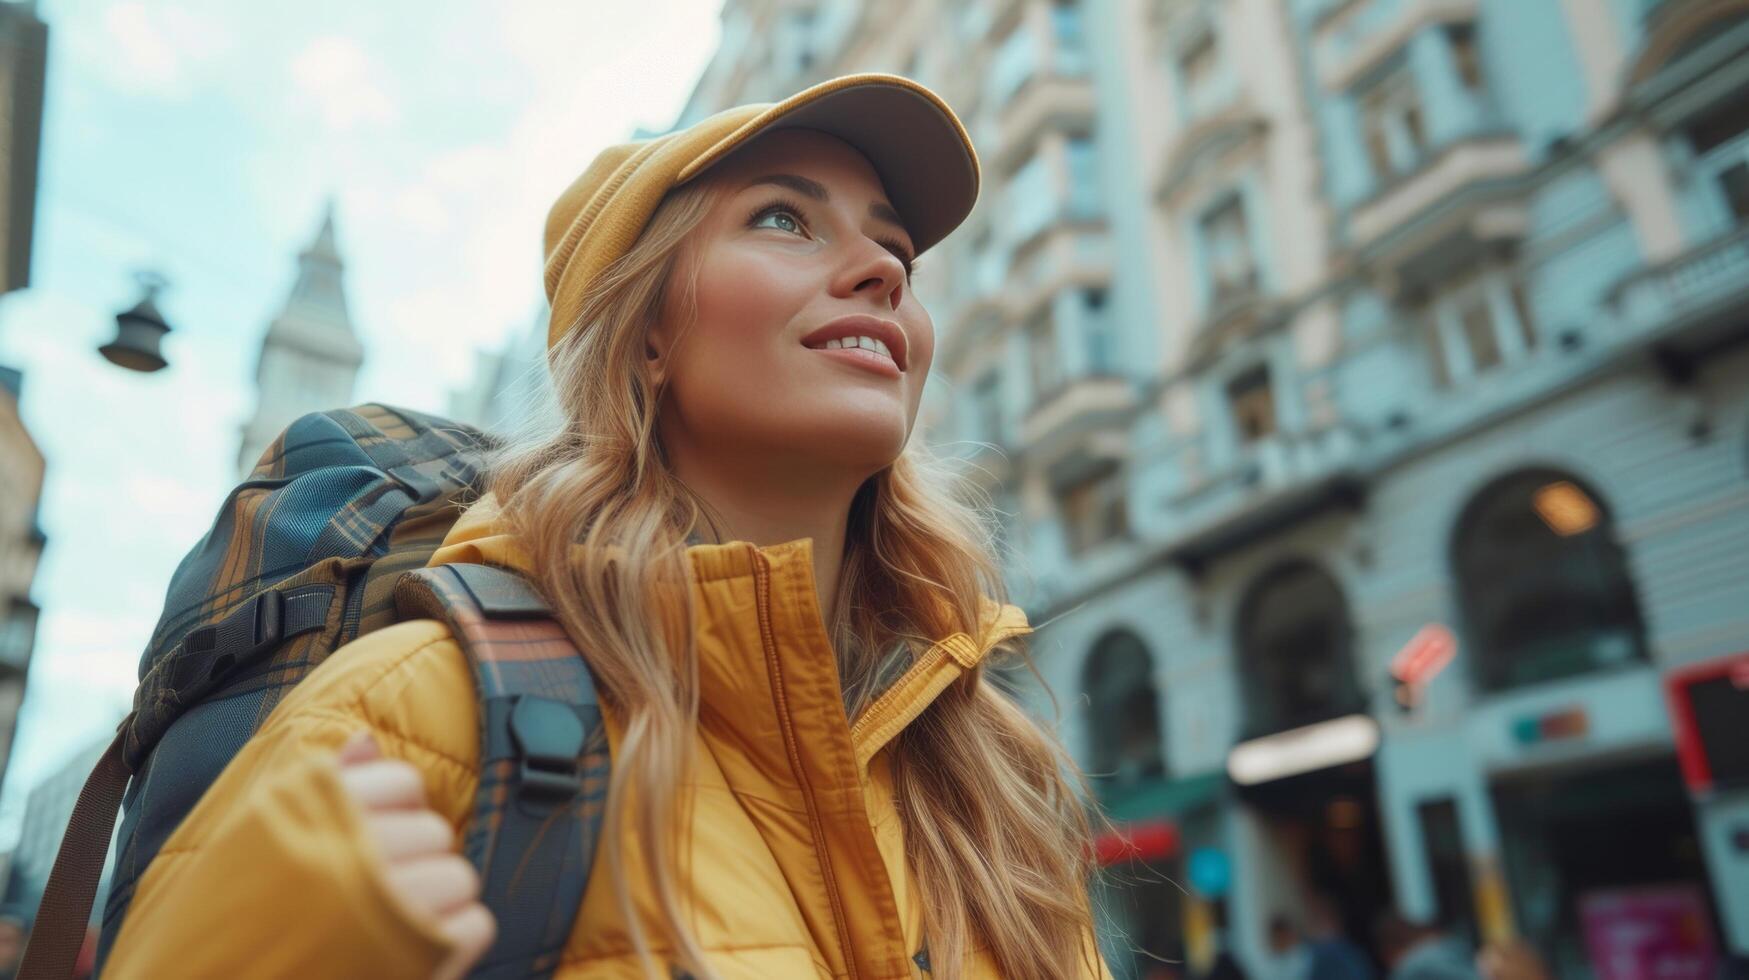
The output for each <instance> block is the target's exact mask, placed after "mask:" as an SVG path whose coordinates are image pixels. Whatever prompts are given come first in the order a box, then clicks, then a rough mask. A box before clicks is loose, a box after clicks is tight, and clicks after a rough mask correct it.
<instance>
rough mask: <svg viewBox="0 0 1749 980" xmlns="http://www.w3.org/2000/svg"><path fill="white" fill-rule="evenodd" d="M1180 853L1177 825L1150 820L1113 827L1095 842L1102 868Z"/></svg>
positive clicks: (1094, 852)
mask: <svg viewBox="0 0 1749 980" xmlns="http://www.w3.org/2000/svg"><path fill="white" fill-rule="evenodd" d="M1177 853H1178V825H1177V824H1175V823H1173V822H1172V821H1170V820H1150V821H1147V822H1146V823H1133V824H1128V825H1124V826H1119V827H1115V828H1113V829H1112V830H1111V831H1109V832H1107V833H1103V834H1100V835H1099V836H1098V837H1097V838H1095V839H1094V841H1093V856H1094V858H1095V860H1097V861H1098V862H1099V866H1100V867H1102V868H1108V867H1110V866H1112V865H1114V864H1123V863H1124V862H1125V861H1154V860H1158V859H1160V858H1169V857H1172V856H1173V855H1175V854H1177Z"/></svg>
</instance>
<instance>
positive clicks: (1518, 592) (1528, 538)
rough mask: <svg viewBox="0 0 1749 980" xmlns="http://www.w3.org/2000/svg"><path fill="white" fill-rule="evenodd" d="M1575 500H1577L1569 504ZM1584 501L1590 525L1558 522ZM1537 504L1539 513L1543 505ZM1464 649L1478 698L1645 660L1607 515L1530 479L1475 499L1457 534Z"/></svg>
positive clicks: (1571, 489)
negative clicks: (1558, 504) (1558, 505)
mask: <svg viewBox="0 0 1749 980" xmlns="http://www.w3.org/2000/svg"><path fill="white" fill-rule="evenodd" d="M1575 495H1577V497H1575ZM1557 496H1558V497H1560V498H1561V499H1564V500H1565V501H1566V503H1565V504H1564V505H1563V506H1564V510H1563V511H1562V513H1566V514H1571V512H1572V511H1573V510H1574V508H1575V507H1576V506H1577V505H1578V504H1579V503H1580V502H1581V500H1582V501H1583V502H1584V503H1585V504H1588V505H1589V513H1590V514H1591V516H1590V517H1589V518H1588V519H1586V520H1578V521H1576V520H1567V519H1555V518H1559V516H1560V515H1559V514H1555V513H1553V512H1552V511H1551V510H1550V506H1549V501H1550V500H1551V499H1554V498H1555V497H1557ZM1539 502H1540V505H1539ZM1453 535H1454V536H1453V544H1452V554H1453V561H1454V565H1455V570H1456V573H1457V580H1458V589H1459V595H1460V599H1461V605H1462V609H1463V615H1464V625H1465V630H1466V633H1467V635H1466V638H1465V642H1466V649H1467V650H1470V651H1472V668H1473V669H1474V670H1475V671H1476V679H1477V682H1478V684H1479V685H1480V686H1481V687H1482V688H1483V689H1484V690H1500V689H1503V688H1509V687H1516V686H1520V685H1525V684H1535V683H1540V682H1543V681H1548V680H1554V679H1557V678H1561V677H1569V676H1572V675H1575V674H1580V673H1585V672H1587V671H1591V670H1597V669H1600V668H1607V667H1610V666H1615V665H1619V664H1623V663H1628V662H1631V661H1634V660H1639V659H1643V658H1644V657H1645V650H1644V639H1643V638H1644V629H1643V627H1642V625H1641V619H1640V613H1639V604H1638V600H1637V599H1636V597H1635V592H1634V587H1633V583H1632V580H1631V579H1630V578H1629V577H1628V571H1627V566H1626V562H1625V560H1624V558H1623V555H1622V551H1621V548H1620V546H1619V545H1617V544H1616V542H1615V539H1614V531H1613V527H1612V525H1611V524H1610V521H1609V515H1608V513H1607V510H1606V509H1605V508H1604V507H1603V505H1602V504H1601V502H1599V501H1598V500H1597V499H1596V498H1595V497H1594V496H1593V495H1591V494H1590V493H1589V492H1588V491H1586V490H1584V489H1583V488H1582V487H1581V486H1580V485H1579V483H1578V482H1577V481H1575V480H1573V479H1572V478H1570V477H1567V476H1565V475H1563V474H1559V473H1553V472H1548V471H1528V472H1525V473H1521V474H1518V475H1515V476H1512V477H1508V478H1506V479H1504V480H1502V481H1500V482H1498V483H1496V484H1494V485H1493V486H1491V487H1489V488H1488V489H1485V490H1483V491H1482V493H1480V494H1478V495H1477V497H1476V500H1475V502H1473V503H1472V504H1471V505H1470V507H1469V508H1468V509H1467V510H1466V511H1465V514H1464V516H1463V518H1462V519H1461V520H1460V521H1459V522H1458V525H1457V528H1456V530H1455V531H1454V532H1453Z"/></svg>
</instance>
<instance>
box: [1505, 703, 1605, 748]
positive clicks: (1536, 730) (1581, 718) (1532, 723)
mask: <svg viewBox="0 0 1749 980" xmlns="http://www.w3.org/2000/svg"><path fill="white" fill-rule="evenodd" d="M1590 731H1591V716H1590V715H1587V714H1586V713H1585V709H1584V708H1566V709H1564V710H1561V711H1552V712H1550V713H1548V714H1546V715H1531V716H1528V717H1525V718H1519V719H1516V720H1515V721H1513V723H1512V738H1513V740H1514V741H1516V742H1517V743H1518V744H1520V745H1535V744H1537V743H1538V742H1555V741H1559V740H1561V739H1564V738H1580V737H1582V736H1584V735H1587V734H1589V733H1590Z"/></svg>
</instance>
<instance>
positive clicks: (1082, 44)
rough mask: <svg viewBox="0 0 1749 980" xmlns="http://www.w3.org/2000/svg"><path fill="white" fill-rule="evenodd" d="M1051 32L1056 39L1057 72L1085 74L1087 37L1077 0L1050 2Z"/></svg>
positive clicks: (1066, 74) (1069, 74)
mask: <svg viewBox="0 0 1749 980" xmlns="http://www.w3.org/2000/svg"><path fill="white" fill-rule="evenodd" d="M1051 34H1052V36H1053V37H1054V38H1055V40H1056V48H1057V49H1056V62H1055V63H1056V70H1057V74H1059V75H1064V76H1068V77H1074V76H1077V75H1085V74H1087V37H1086V33H1085V31H1084V30H1083V29H1082V25H1081V4H1080V3H1078V2H1077V0H1056V2H1055V3H1052V4H1051Z"/></svg>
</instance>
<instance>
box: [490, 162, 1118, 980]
mask: <svg viewBox="0 0 1749 980" xmlns="http://www.w3.org/2000/svg"><path fill="white" fill-rule="evenodd" d="M713 200H714V192H713V190H712V188H711V186H710V185H709V184H708V183H704V182H700V183H695V184H692V185H688V186H687V187H684V188H681V189H679V190H676V191H673V192H670V193H669V195H668V196H667V197H666V198H665V199H664V200H663V203H662V204H661V206H660V207H659V208H658V209H657V211H656V213H655V215H654V216H653V217H652V218H651V220H650V222H649V223H648V225H647V226H646V227H645V229H644V231H643V233H642V235H641V236H640V237H639V239H638V241H637V243H636V244H635V245H634V246H633V247H632V249H631V250H630V251H629V252H628V253H627V254H626V255H625V256H624V257H622V258H620V259H619V260H618V261H616V262H615V263H614V264H613V265H612V266H610V267H609V268H608V269H607V270H606V271H605V272H604V273H603V275H602V276H601V277H600V279H599V281H598V282H597V283H596V284H595V285H594V286H593V287H592V288H591V289H590V291H589V293H588V295H587V297H586V299H585V301H584V304H583V309H582V313H581V315H580V318H579V322H578V324H577V325H576V327H575V328H574V329H572V330H571V331H570V333H569V334H568V335H567V337H566V339H565V340H563V341H561V342H560V344H559V345H558V346H557V347H556V348H555V349H554V350H553V351H552V353H551V367H552V370H553V375H554V387H555V390H556V392H557V397H558V402H559V407H560V411H561V415H562V425H561V426H560V428H559V430H558V431H557V432H556V434H551V435H548V436H545V437H540V438H534V439H530V440H526V441H524V442H522V443H521V444H519V445H513V446H511V447H510V448H509V449H507V450H506V451H505V453H504V455H503V456H502V457H501V458H500V459H499V460H498V461H497V462H496V464H495V466H494V472H493V479H492V484H493V486H492V489H493V491H494V492H495V493H496V495H497V496H498V499H499V500H500V501H502V504H503V509H504V511H503V512H504V517H505V519H506V520H507V521H508V524H509V528H510V530H511V531H512V532H513V533H514V534H516V535H517V536H518V538H519V539H520V540H521V541H522V542H523V543H524V547H525V548H527V549H528V552H529V554H530V556H531V558H532V560H533V567H534V569H535V578H536V581H537V584H538V585H539V587H540V588H541V590H542V591H543V592H544V593H545V594H546V596H547V598H548V599H549V601H550V602H551V604H552V606H553V608H554V610H555V612H556V613H557V615H558V617H559V619H560V621H561V622H562V623H563V624H564V625H565V628H566V629H567V630H568V631H569V632H570V634H571V636H572V637H573V639H575V640H576V641H577V643H578V645H579V647H580V648H581V649H583V650H586V651H589V657H590V666H591V667H592V668H593V671H594V673H595V676H596V679H597V683H598V686H599V687H600V689H601V693H602V697H603V698H604V699H605V701H606V703H607V704H608V705H609V707H610V708H611V709H612V710H614V711H615V712H616V714H617V715H618V716H619V718H620V720H621V723H622V725H623V729H624V734H623V737H622V739H621V742H620V745H619V747H618V750H617V754H616V757H615V759H614V766H613V775H612V778H611V780H610V783H609V787H608V793H607V812H606V817H605V824H604V827H603V831H602V832H603V837H604V839H606V840H610V841H611V840H616V839H620V838H622V837H623V835H624V834H625V833H627V832H628V831H630V832H632V833H634V834H635V835H636V836H637V838H638V839H639V840H640V841H641V842H642V843H643V844H644V849H643V852H642V853H643V854H644V856H645V858H644V864H645V867H644V868H643V869H642V871H643V873H644V875H645V876H646V877H647V878H648V879H649V881H650V882H651V883H652V886H653V889H654V893H655V899H656V903H657V907H658V909H659V911H660V926H659V932H660V935H659V936H658V937H657V939H658V940H659V941H660V943H661V944H662V946H664V947H665V949H664V950H663V955H665V956H666V957H668V958H670V959H671V960H672V961H673V965H675V966H679V967H682V968H684V969H686V970H689V971H691V972H692V973H693V974H695V975H697V976H699V977H701V978H706V977H714V976H715V974H714V973H713V971H712V970H711V969H710V967H709V964H708V963H706V962H705V958H704V954H703V950H702V949H701V947H700V946H699V943H698V940H697V937H696V936H695V935H693V933H692V931H691V929H690V928H689V927H688V925H687V922H686V920H685V918H684V913H683V911H682V901H681V891H680V889H681V886H680V885H679V883H678V882H679V879H680V871H679V865H678V862H677V854H679V853H680V846H679V841H678V836H679V833H680V832H681V830H682V828H684V827H685V826H686V825H687V817H686V814H685V813H684V812H683V807H684V806H686V805H687V803H688V801H687V800H685V799H682V796H683V794H682V792H681V787H682V786H683V785H684V783H685V777H686V774H687V773H688V772H689V771H690V768H691V767H692V765H693V764H694V759H693V738H694V729H695V726H696V725H697V722H698V715H699V681H698V659H697V651H696V650H695V649H694V646H693V610H692V608H691V593H690V589H689V588H688V574H689V566H688V564H687V560H686V556H685V548H686V542H687V539H688V536H689V535H690V534H691V533H693V532H694V531H695V530H697V529H700V528H701V527H704V526H707V525H708V524H709V523H710V520H709V515H708V514H707V513H706V511H705V509H704V507H703V505H702V503H701V502H700V501H698V500H697V499H696V498H695V497H694V496H693V495H692V494H691V493H690V492H689V491H688V490H687V488H686V487H685V486H684V485H682V484H681V483H680V481H679V480H678V479H677V478H676V477H675V476H674V475H673V473H672V472H671V471H670V469H669V468H668V466H667V464H666V462H665V460H664V458H663V452H662V447H661V445H660V444H659V441H658V439H657V434H656V433H657V407H658V403H659V398H660V396H661V392H660V390H659V389H658V387H657V386H656V385H655V383H654V382H653V381H652V380H651V378H650V374H649V371H648V369H647V364H646V359H645V344H646V336H647V332H648V330H649V328H650V327H651V326H652V325H653V324H655V323H657V322H659V321H660V320H661V318H663V317H678V318H679V319H678V320H676V321H674V322H678V323H682V324H689V323H690V322H691V320H692V319H693V318H694V316H695V312H696V310H695V304H694V302H693V269H694V265H693V263H692V261H691V259H692V256H691V253H690V251H689V249H688V247H687V246H688V238H689V235H690V233H691V232H692V231H693V230H694V229H695V228H697V227H698V226H699V225H700V223H701V222H702V220H703V218H704V216H705V215H706V213H707V212H708V211H709V209H710V205H711V202H712V201H713ZM989 540H990V536H989V534H988V529H987V527H986V526H985V524H984V522H983V520H982V519H981V511H980V510H979V509H978V508H974V507H972V506H969V505H968V504H966V503H963V502H962V501H961V500H960V499H958V498H956V497H955V495H954V494H953V493H952V492H950V490H949V489H948V486H947V484H946V482H945V480H944V476H943V474H942V472H941V471H940V467H939V465H938V464H935V463H934V462H933V461H931V460H930V458H929V457H928V456H927V454H926V452H925V450H923V449H922V448H921V447H912V448H909V449H907V450H906V451H905V452H904V453H903V455H901V456H900V458H899V459H897V460H896V461H895V462H894V463H893V464H892V465H891V466H889V467H888V468H886V469H885V470H883V471H881V472H880V473H878V474H876V475H875V476H873V477H871V478H870V479H869V480H868V481H867V483H865V484H864V486H863V487H862V488H861V489H860V490H859V492H858V493H857V494H856V497H855V500H854V503H853V504H852V508H851V514H850V521H849V529H848V532H847V535H846V542H845V554H844V566H843V574H842V575H841V577H840V585H839V591H838V597H837V598H838V601H837V602H836V603H835V608H836V609H837V610H838V613H837V615H836V616H835V622H833V623H831V624H829V629H830V631H831V634H832V637H833V641H834V647H835V648H836V650H837V653H838V661H839V664H838V666H839V671H840V676H841V677H842V679H843V682H844V687H845V691H846V692H847V693H846V700H847V707H848V710H849V711H850V712H851V716H852V717H853V718H854V717H855V716H856V715H857V714H858V713H859V712H860V711H861V710H862V709H863V708H864V707H866V706H867V704H868V703H869V701H871V700H872V698H873V697H874V695H876V694H878V693H879V692H878V691H877V690H876V687H877V685H878V682H879V678H878V677H877V672H878V671H879V668H880V666H881V662H882V661H883V660H884V659H885V657H884V656H883V655H885V654H890V653H891V652H893V651H895V650H896V651H899V656H900V659H901V660H902V661H905V662H908V661H909V659H910V658H912V657H916V656H918V655H920V654H921V653H923V652H924V651H925V650H927V649H928V648H929V647H930V646H932V645H933V644H934V643H936V642H938V641H939V640H940V639H941V638H943V637H946V636H949V635H952V634H954V633H959V632H964V633H969V634H971V635H973V636H978V635H980V633H981V631H982V630H983V629H984V628H985V623H984V620H985V619H986V615H987V614H986V612H985V610H986V608H987V604H988V603H989V602H990V600H992V599H1000V597H1001V595H1002V591H1001V590H1002V583H1001V577H1000V575H999V574H998V571H997V568H996V566H995V563H994V561H993V560H992V558H991V557H990V549H989V547H988V541H989ZM579 544H580V545H582V547H580V548H579V547H577V545H579ZM1003 648H1004V649H1002V650H999V651H993V653H992V656H995V655H997V654H1007V655H1017V654H1021V650H1020V647H1019V645H1018V644H1017V643H1015V642H1013V641H1009V642H1006V643H1004V644H1003ZM907 655H908V656H907ZM986 663H988V660H986ZM891 768H892V773H893V780H894V790H895V797H896V800H897V805H898V809H899V813H900V816H901V818H902V821H903V827H904V831H905V841H906V850H907V858H908V860H909V862H910V864H911V867H912V869H913V870H914V871H915V872H916V876H917V881H918V883H919V886H920V888H921V890H922V892H923V894H922V904H923V908H924V921H925V927H926V935H927V936H928V938H929V946H930V958H931V961H932V965H933V970H934V972H933V974H932V975H933V976H935V977H937V978H938V980H956V978H957V977H958V976H959V975H960V973H961V972H962V969H961V968H962V965H963V963H964V962H965V960H966V959H967V958H968V956H969V954H970V951H971V949H972V948H973V943H974V941H977V942H979V943H981V944H983V945H986V946H987V947H988V948H989V951H990V954H991V955H992V956H993V957H994V958H995V960H996V962H997V963H998V964H999V965H1000V967H1001V970H1002V973H1003V975H1005V976H1008V977H1013V978H1017V980H1028V978H1030V980H1060V978H1062V977H1066V976H1071V975H1073V974H1075V973H1077V972H1080V970H1079V967H1081V966H1083V965H1089V964H1091V963H1092V960H1091V957H1092V956H1093V955H1094V951H1093V949H1092V943H1091V927H1092V911H1091V907H1090V904H1089V900H1088V892H1087V889H1088V885H1089V882H1090V878H1091V874H1092V871H1093V868H1092V864H1091V846H1090V843H1089V830H1088V823H1087V816H1086V809H1085V806H1084V799H1085V785H1084V784H1083V783H1082V782H1081V781H1080V778H1079V776H1078V775H1077V774H1076V770H1075V769H1074V766H1073V764H1072V763H1071V762H1069V760H1068V758H1067V756H1066V755H1065V754H1064V753H1063V751H1062V749H1061V747H1060V745H1059V744H1058V743H1057V742H1056V741H1055V739H1053V738H1052V737H1051V736H1049V735H1048V734H1047V733H1045V732H1044V731H1043V730H1042V729H1041V728H1040V727H1039V726H1038V725H1037V724H1035V723H1034V722H1033V721H1032V720H1031V719H1030V718H1029V717H1028V716H1027V715H1026V714H1025V713H1024V712H1023V711H1021V710H1020V709H1019V708H1018V707H1017V706H1016V705H1015V704H1014V703H1013V702H1012V701H1011V700H1010V699H1009V698H1008V696H1007V695H1005V694H1004V693H1002V692H1001V691H1000V690H999V689H997V687H996V686H995V685H994V684H993V683H992V682H991V681H990V680H989V679H987V678H986V677H985V676H984V668H983V667H980V668H979V669H976V670H972V671H968V672H967V673H966V674H965V675H964V676H963V677H961V678H960V679H959V680H957V681H956V682H955V683H954V684H953V685H952V686H950V687H949V688H948V689H947V690H946V691H944V692H942V694H941V695H940V696H939V697H938V698H937V699H936V700H935V701H934V702H933V703H932V704H931V705H930V706H929V708H927V709H926V710H925V711H924V712H923V713H922V714H921V715H920V716H919V717H918V718H917V719H916V720H915V721H913V722H912V723H911V725H910V726H908V727H907V728H906V729H905V730H904V731H903V732H902V733H901V734H900V735H899V736H898V737H897V738H896V739H895V741H894V742H893V743H892V748H891ZM599 853H601V854H604V855H605V856H606V860H607V861H608V867H609V871H610V873H611V876H612V881H613V883H614V889H615V893H616V895H617V898H618V903H619V907H620V909H621V912H622V914H623V915H624V917H625V919H626V921H627V922H628V923H630V928H631V935H632V940H633V943H634V945H635V946H636V949H637V951H638V955H639V957H640V958H641V959H642V961H643V963H644V967H645V970H646V972H648V973H649V974H650V975H652V976H658V975H660V976H666V975H667V973H666V972H665V967H666V965H664V966H663V967H659V966H658V964H657V963H656V961H655V958H654V950H653V949H652V945H651V937H648V936H646V935H645V934H644V929H643V928H642V926H641V925H640V924H639V918H638V916H637V915H636V913H635V911H634V909H633V905H632V898H631V888H630V885H629V881H628V870H629V869H628V868H627V867H626V866H625V865H626V862H625V859H624V857H623V854H622V850H621V849H620V848H615V847H607V848H603V849H602V850H601V851H600V852H599Z"/></svg>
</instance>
